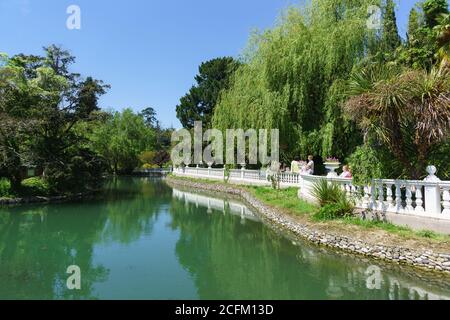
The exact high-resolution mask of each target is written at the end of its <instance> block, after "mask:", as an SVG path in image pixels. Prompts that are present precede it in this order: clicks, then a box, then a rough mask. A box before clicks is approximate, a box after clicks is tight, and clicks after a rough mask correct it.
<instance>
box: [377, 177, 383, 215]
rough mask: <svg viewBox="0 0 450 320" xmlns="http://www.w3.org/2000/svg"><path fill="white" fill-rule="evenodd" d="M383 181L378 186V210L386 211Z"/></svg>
mask: <svg viewBox="0 0 450 320" xmlns="http://www.w3.org/2000/svg"><path fill="white" fill-rule="evenodd" d="M383 185H384V184H383V181H380V185H379V186H378V210H380V211H383V210H384V187H383Z"/></svg>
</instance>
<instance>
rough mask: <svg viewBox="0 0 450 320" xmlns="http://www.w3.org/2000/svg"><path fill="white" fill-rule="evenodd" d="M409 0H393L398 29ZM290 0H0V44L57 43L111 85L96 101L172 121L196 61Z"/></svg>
mask: <svg viewBox="0 0 450 320" xmlns="http://www.w3.org/2000/svg"><path fill="white" fill-rule="evenodd" d="M416 2H417V1H414V0H399V1H397V4H398V5H397V19H398V23H399V29H400V32H401V34H402V35H403V34H404V33H405V30H406V24H407V19H408V13H409V10H410V9H411V8H412V7H413V6H414V4H415V3H416ZM296 3H298V1H294V0H222V1H218V0H176V1H175V0H128V1H111V0H109V1H107V0H71V1H65V0H0V52H6V53H7V54H8V55H13V54H17V53H27V54H41V53H42V50H41V48H42V46H44V45H49V44H52V43H55V44H59V45H62V46H63V47H65V48H66V49H69V50H70V51H71V52H72V54H73V55H75V56H76V57H77V63H76V66H75V68H74V71H77V72H80V73H81V74H82V75H85V76H87V75H92V76H94V77H95V78H98V79H102V80H104V81H106V82H107V83H109V84H110V85H111V86H112V88H111V90H110V91H109V92H108V94H107V95H105V96H104V97H103V98H102V100H101V106H102V107H104V108H113V109H117V110H120V109H123V108H125V107H131V108H133V109H134V110H141V109H143V108H145V107H147V106H152V107H154V108H155V109H156V111H157V113H158V118H159V119H160V120H161V121H162V124H163V125H164V126H174V127H176V128H177V127H179V126H180V124H179V122H178V120H177V119H176V115H175V106H176V105H177V103H178V101H179V98H180V97H181V96H182V95H184V94H185V93H186V92H187V91H188V89H189V88H190V87H191V86H192V84H193V81H194V80H193V79H194V76H195V74H196V73H197V70H198V65H199V64H200V63H201V62H202V61H206V60H208V59H211V58H215V57H219V56H238V55H239V54H240V53H241V51H242V49H243V48H244V47H245V45H246V41H247V39H248V36H249V34H250V32H251V31H252V30H254V29H260V30H261V29H266V28H269V27H271V26H272V25H273V24H274V22H275V20H276V17H277V16H278V14H279V13H280V11H281V10H282V9H283V8H285V7H286V6H288V5H289V4H296ZM72 4H76V5H78V6H79V7H80V8H81V30H68V29H67V28H66V20H67V17H68V15H67V14H66V9H67V7H68V6H69V5H72Z"/></svg>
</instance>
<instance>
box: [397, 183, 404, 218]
mask: <svg viewBox="0 0 450 320" xmlns="http://www.w3.org/2000/svg"><path fill="white" fill-rule="evenodd" d="M402 211H403V207H402V188H401V185H400V183H399V182H396V183H395V212H397V213H400V212H402Z"/></svg>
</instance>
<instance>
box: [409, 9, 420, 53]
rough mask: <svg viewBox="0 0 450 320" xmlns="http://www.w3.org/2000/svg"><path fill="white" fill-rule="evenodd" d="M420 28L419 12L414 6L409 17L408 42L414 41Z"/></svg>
mask: <svg viewBox="0 0 450 320" xmlns="http://www.w3.org/2000/svg"><path fill="white" fill-rule="evenodd" d="M419 28H420V21H419V13H418V12H417V9H416V8H412V9H411V11H410V12H409V18H408V32H407V34H406V36H407V38H408V39H407V40H408V44H411V43H412V40H413V39H414V38H415V37H416V36H417V32H418V30H419Z"/></svg>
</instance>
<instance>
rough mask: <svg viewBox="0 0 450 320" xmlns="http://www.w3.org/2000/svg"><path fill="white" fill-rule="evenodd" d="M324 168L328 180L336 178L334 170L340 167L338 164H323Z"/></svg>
mask: <svg viewBox="0 0 450 320" xmlns="http://www.w3.org/2000/svg"><path fill="white" fill-rule="evenodd" d="M324 165H325V168H326V169H327V170H328V174H327V177H328V178H337V177H338V174H337V173H336V170H337V169H338V168H339V167H340V166H341V163H340V162H325V163H324Z"/></svg>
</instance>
